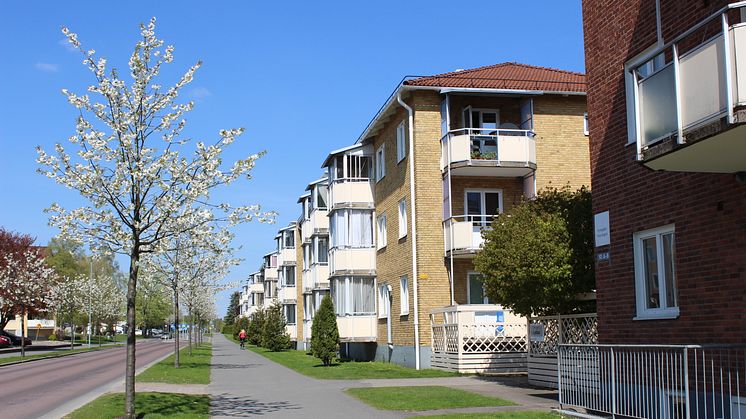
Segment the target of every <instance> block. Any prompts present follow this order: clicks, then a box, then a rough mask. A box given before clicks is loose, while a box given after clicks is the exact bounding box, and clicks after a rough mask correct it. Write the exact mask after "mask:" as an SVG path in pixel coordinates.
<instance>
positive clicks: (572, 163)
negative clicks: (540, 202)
mask: <svg viewBox="0 0 746 419" xmlns="http://www.w3.org/2000/svg"><path fill="white" fill-rule="evenodd" d="M585 112H586V100H585V97H584V96H566V97H563V96H558V95H551V96H550V95H546V96H539V97H537V98H535V99H534V132H536V136H535V137H534V139H535V140H536V189H537V191H540V190H542V189H544V188H546V187H550V186H551V187H557V188H560V187H563V186H565V185H570V187H572V188H573V189H577V188H579V187H581V186H583V185H585V186H590V184H591V170H590V156H589V148H588V137H587V136H586V135H585V134H584V133H583V119H584V116H583V114H584V113H585Z"/></svg>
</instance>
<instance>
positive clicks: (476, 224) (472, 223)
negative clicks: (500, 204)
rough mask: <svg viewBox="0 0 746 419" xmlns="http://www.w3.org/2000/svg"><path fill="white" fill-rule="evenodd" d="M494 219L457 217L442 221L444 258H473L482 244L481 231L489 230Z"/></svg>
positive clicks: (488, 217)
mask: <svg viewBox="0 0 746 419" xmlns="http://www.w3.org/2000/svg"><path fill="white" fill-rule="evenodd" d="M494 218H495V217H494V216H489V215H457V216H454V217H451V218H449V219H447V220H445V221H443V234H444V239H445V245H446V248H445V254H446V256H448V257H455V258H458V257H462V258H470V257H473V256H474V255H475V254H476V252H477V251H478V250H479V248H480V247H481V246H482V243H484V239H483V238H482V230H483V229H485V228H489V227H490V226H491V225H492V220H493V219H494Z"/></svg>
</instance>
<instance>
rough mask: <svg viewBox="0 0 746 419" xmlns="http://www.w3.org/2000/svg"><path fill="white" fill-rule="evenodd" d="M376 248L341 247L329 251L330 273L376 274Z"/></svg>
mask: <svg viewBox="0 0 746 419" xmlns="http://www.w3.org/2000/svg"><path fill="white" fill-rule="evenodd" d="M375 272H376V249H375V248H374V247H364V248H353V247H340V248H333V249H331V250H330V251H329V274H330V275H349V274H356V275H375Z"/></svg>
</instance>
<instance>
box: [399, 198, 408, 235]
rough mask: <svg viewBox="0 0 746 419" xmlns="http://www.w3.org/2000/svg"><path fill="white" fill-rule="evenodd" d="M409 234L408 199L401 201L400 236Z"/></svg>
mask: <svg viewBox="0 0 746 419" xmlns="http://www.w3.org/2000/svg"><path fill="white" fill-rule="evenodd" d="M406 235H407V200H406V199H402V200H401V201H399V238H400V239H401V238H402V237H404V236H406Z"/></svg>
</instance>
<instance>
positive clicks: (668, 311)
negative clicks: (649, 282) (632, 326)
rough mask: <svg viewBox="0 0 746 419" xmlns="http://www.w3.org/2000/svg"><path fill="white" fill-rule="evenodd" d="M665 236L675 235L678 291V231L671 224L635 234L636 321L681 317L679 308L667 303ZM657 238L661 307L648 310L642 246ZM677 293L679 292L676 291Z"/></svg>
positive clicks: (674, 269) (674, 271)
mask: <svg viewBox="0 0 746 419" xmlns="http://www.w3.org/2000/svg"><path fill="white" fill-rule="evenodd" d="M665 234H673V239H674V241H673V246H674V261H673V263H674V268H673V275H674V284H675V285H674V286H675V287H676V288H677V289H678V286H677V285H676V256H675V254H676V253H675V250H676V229H675V226H674V224H669V225H666V226H662V227H658V228H654V229H651V230H645V231H638V232H636V233H634V234H633V243H632V247H633V251H634V260H635V297H636V298H635V299H636V305H637V316H636V317H635V318H634V320H648V319H675V318H677V317H679V307H678V306H669V305H668V301H666V294H667V291H668V290H666V278H665V275H664V274H662V273H663V272H664V270H665V264H664V263H661V262H662V261H663V245H662V240H661V238H662V236H663V235H665ZM653 237H655V239H656V241H655V244H656V258H657V260H658V263H657V265H658V293H659V296H660V299H661V304H660V305H661V307H660V308H647V304H646V301H645V300H646V297H645V286H646V284H645V269H644V267H645V255H644V254H643V252H644V247H643V246H642V242H643V240H645V239H649V238H653ZM674 291H675V292H676V291H678V290H674Z"/></svg>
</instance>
